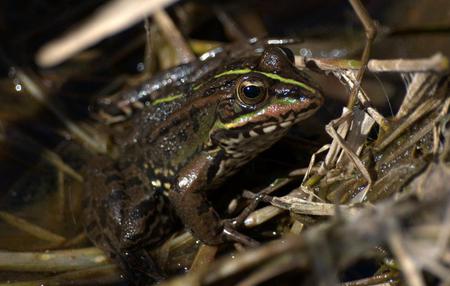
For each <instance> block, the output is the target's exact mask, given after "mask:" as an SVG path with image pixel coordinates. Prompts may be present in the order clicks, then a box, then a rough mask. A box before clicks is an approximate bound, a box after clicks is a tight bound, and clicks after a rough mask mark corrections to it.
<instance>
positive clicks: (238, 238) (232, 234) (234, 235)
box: [222, 225, 260, 247]
mask: <svg viewBox="0 0 450 286" xmlns="http://www.w3.org/2000/svg"><path fill="white" fill-rule="evenodd" d="M222 235H223V236H224V238H225V240H228V241H234V242H237V243H240V244H242V245H245V246H248V247H257V246H259V245H260V243H259V242H258V241H256V240H254V239H253V238H251V237H249V236H246V235H244V234H242V233H240V232H238V231H236V230H235V229H234V228H233V227H230V226H229V225H225V226H224V228H223V233H222Z"/></svg>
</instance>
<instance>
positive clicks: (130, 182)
mask: <svg viewBox="0 0 450 286" xmlns="http://www.w3.org/2000/svg"><path fill="white" fill-rule="evenodd" d="M142 184H143V183H142V180H141V179H139V178H138V177H133V178H131V179H129V180H127V181H126V182H125V186H126V187H127V188H132V187H135V186H142Z"/></svg>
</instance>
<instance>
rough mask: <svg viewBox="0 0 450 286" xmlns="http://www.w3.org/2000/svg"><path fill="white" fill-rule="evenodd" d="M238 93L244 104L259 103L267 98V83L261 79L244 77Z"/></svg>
mask: <svg viewBox="0 0 450 286" xmlns="http://www.w3.org/2000/svg"><path fill="white" fill-rule="evenodd" d="M237 95H238V99H239V100H240V101H241V102H242V103H244V104H247V105H254V104H258V103H260V102H262V101H263V100H264V99H265V98H266V95H267V89H266V85H265V83H264V82H263V81H262V80H260V79H244V80H242V81H241V82H240V83H239V85H238V89H237Z"/></svg>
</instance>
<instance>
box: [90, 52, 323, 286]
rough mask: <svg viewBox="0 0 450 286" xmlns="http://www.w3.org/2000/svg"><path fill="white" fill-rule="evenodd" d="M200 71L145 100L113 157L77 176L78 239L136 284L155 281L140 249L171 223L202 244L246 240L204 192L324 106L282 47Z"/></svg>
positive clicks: (151, 263)
mask: <svg viewBox="0 0 450 286" xmlns="http://www.w3.org/2000/svg"><path fill="white" fill-rule="evenodd" d="M203 64H204V65H207V64H208V61H206V62H205V63H203ZM211 66H213V68H211ZM201 68H202V65H201V64H200V65H199V69H201ZM204 70H206V72H201V73H199V74H197V76H195V77H194V78H195V80H186V79H185V80H184V82H183V83H182V84H178V83H177V84H176V85H175V88H171V89H165V91H166V92H161V89H158V90H157V92H155V93H156V94H157V95H154V94H153V92H149V93H147V94H146V98H147V99H148V100H147V101H146V102H145V104H143V106H144V107H143V108H142V109H141V110H140V111H139V112H138V113H137V114H134V115H133V117H132V119H131V121H132V124H129V125H128V126H130V127H129V129H130V130H129V136H127V140H124V141H123V142H122V144H121V146H119V150H118V151H117V154H118V155H117V156H116V158H111V157H107V156H94V157H93V158H92V161H91V162H90V163H89V164H88V167H87V171H86V172H85V174H86V175H85V177H86V184H85V185H86V187H85V189H86V203H85V209H84V218H85V219H84V221H85V231H86V234H87V236H88V237H89V239H90V240H91V241H92V242H93V243H94V244H95V245H96V246H97V247H99V248H100V249H103V250H104V251H106V252H107V253H108V254H109V255H110V257H111V258H112V259H113V260H115V261H116V262H117V263H118V264H119V266H120V268H121V269H122V271H123V273H124V274H125V277H126V278H128V279H129V280H130V281H132V282H133V283H135V284H136V285H140V284H145V283H148V281H158V280H161V279H164V274H163V271H162V270H161V267H160V266H159V265H158V264H157V263H156V262H155V259H154V258H153V257H151V255H150V254H149V252H148V250H149V249H151V248H154V247H156V246H158V245H160V244H161V243H162V242H163V241H164V240H166V239H167V238H168V237H169V236H170V235H171V234H172V233H173V232H174V231H175V230H176V229H177V228H178V227H179V226H180V225H183V226H184V227H185V228H186V229H187V230H189V231H190V232H191V233H192V235H193V236H194V237H195V238H197V239H199V240H200V241H202V242H203V243H205V244H207V245H220V244H223V243H226V242H230V241H238V242H241V243H244V244H245V243H246V242H249V241H251V240H246V239H245V236H243V235H240V234H239V232H238V231H236V230H235V229H234V226H233V224H230V223H227V220H225V219H221V217H220V216H219V214H218V212H217V211H216V210H215V209H214V206H212V204H211V202H210V201H209V200H208V197H207V194H208V193H210V192H213V191H212V190H214V189H216V188H217V187H218V186H219V185H220V184H221V183H223V182H224V180H226V179H227V178H228V177H230V176H231V175H233V174H234V173H236V172H237V171H238V170H239V168H240V167H241V166H243V165H244V164H246V163H247V162H249V161H251V160H252V159H253V158H254V157H255V156H257V155H258V154H259V153H261V152H262V151H264V150H266V149H268V148H269V147H270V146H272V145H273V144H274V143H275V142H277V141H278V140H279V139H281V138H282V137H283V136H284V135H285V134H286V133H287V132H288V131H289V129H290V127H291V126H293V125H294V124H296V123H298V122H300V121H302V120H303V119H306V118H308V117H310V116H311V115H312V114H314V113H315V112H316V111H317V110H318V109H319V108H320V107H321V106H322V104H323V101H324V99H323V96H322V94H321V92H320V90H319V88H318V87H317V86H316V84H314V83H313V81H312V80H311V79H310V78H309V77H308V76H307V75H306V74H305V73H304V72H302V71H300V70H298V69H297V68H296V67H295V65H294V56H293V53H292V51H291V50H289V49H288V48H285V47H281V46H266V47H264V48H263V49H262V51H258V52H257V53H256V52H255V53H251V54H249V53H246V54H242V55H241V56H239V57H229V58H227V57H222V59H221V61H220V64H217V61H215V63H214V64H211V65H210V66H209V67H208V68H207V69H206V68H204ZM166 78H167V77H166ZM169 78H170V77H169ZM180 79H181V80H183V77H180ZM147 87H148V85H147ZM169 91H170V92H169ZM135 94H139V92H135ZM249 244H250V243H249ZM142 281H147V282H142Z"/></svg>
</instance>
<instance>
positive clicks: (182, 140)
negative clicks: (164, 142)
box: [177, 130, 188, 142]
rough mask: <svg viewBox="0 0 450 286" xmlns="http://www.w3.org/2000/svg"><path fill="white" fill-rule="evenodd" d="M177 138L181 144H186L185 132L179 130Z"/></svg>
mask: <svg viewBox="0 0 450 286" xmlns="http://www.w3.org/2000/svg"><path fill="white" fill-rule="evenodd" d="M177 138H178V139H179V140H180V141H181V142H186V141H187V140H188V135H187V133H186V131H185V130H180V132H178V137H177Z"/></svg>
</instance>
